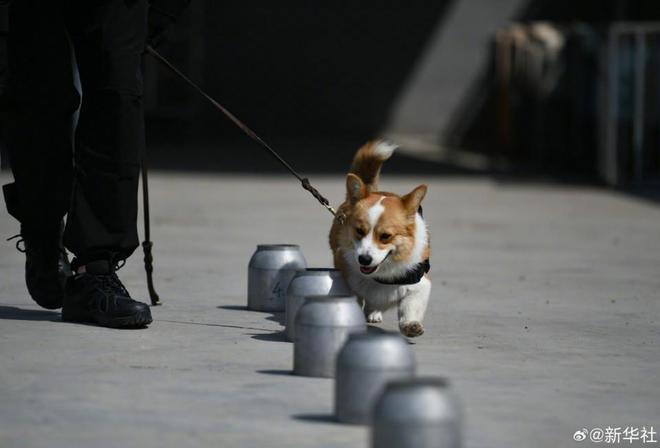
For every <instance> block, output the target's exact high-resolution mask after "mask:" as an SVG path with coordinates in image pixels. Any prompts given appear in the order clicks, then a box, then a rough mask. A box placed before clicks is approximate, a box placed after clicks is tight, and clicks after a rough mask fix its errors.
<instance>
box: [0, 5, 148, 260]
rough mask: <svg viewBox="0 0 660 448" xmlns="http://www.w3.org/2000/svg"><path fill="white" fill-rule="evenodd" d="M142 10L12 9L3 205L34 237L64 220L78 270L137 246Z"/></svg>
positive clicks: (123, 7)
mask: <svg viewBox="0 0 660 448" xmlns="http://www.w3.org/2000/svg"><path fill="white" fill-rule="evenodd" d="M147 8H148V5H147V0H17V1H14V2H13V3H12V4H11V6H10V9H9V39H8V51H9V73H10V75H9V76H10V79H9V92H10V112H9V123H8V139H7V142H8V149H9V158H10V164H11V167H12V170H13V173H14V178H15V183H14V184H10V185H9V186H5V188H4V190H5V200H6V202H7V208H8V210H9V212H10V213H11V214H12V215H13V216H14V217H16V218H17V219H18V220H19V221H20V222H21V224H22V225H23V227H24V228H26V229H28V230H29V231H31V232H39V231H40V230H44V229H47V228H52V227H53V226H56V225H57V224H58V223H59V222H61V220H62V217H63V216H64V215H65V214H67V213H68V216H67V220H66V221H67V223H66V229H65V234H64V244H65V246H66V247H67V248H68V249H69V250H70V251H71V252H72V253H73V254H74V255H75V256H76V257H77V258H78V260H79V262H80V263H85V262H87V261H91V260H96V259H113V260H121V259H125V258H127V257H128V256H129V255H131V253H133V251H134V250H135V248H136V247H137V246H138V243H139V242H138V236H137V187H138V176H139V164H140V161H141V157H142V153H143V151H144V144H145V143H144V112H143V105H142V90H143V89H142V53H143V51H144V47H145V40H146V26H147ZM74 55H75V63H74V62H73V60H74V59H73V57H74ZM76 66H77V72H78V73H79V75H80V82H81V86H82V89H81V90H82V101H81V95H80V94H79V92H78V91H77V90H76V88H75V85H74V74H75V73H76V68H75V67H76ZM79 107H80V109H79V111H80V116H79V121H78V125H77V128H76V130H75V136H74V132H73V117H74V112H75V111H76V110H78V108H79ZM74 142H75V145H74ZM74 146H75V151H74Z"/></svg>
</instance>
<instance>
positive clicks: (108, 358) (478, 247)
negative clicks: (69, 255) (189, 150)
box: [0, 173, 660, 448]
mask: <svg viewBox="0 0 660 448" xmlns="http://www.w3.org/2000/svg"><path fill="white" fill-rule="evenodd" d="M0 179H1V180H2V181H3V183H4V182H6V181H8V179H9V176H8V175H7V174H6V173H5V174H3V175H0ZM312 180H313V181H314V182H315V184H316V186H317V187H318V188H319V189H320V190H321V191H322V192H323V193H324V194H326V195H327V196H328V197H329V198H331V200H332V202H333V203H334V204H337V203H338V202H340V200H341V199H342V196H343V180H342V178H341V177H340V176H330V177H315V178H313V179H312ZM422 181H423V182H425V183H427V184H428V185H429V194H428V196H427V199H426V200H425V203H424V212H425V217H426V219H427V221H428V222H429V224H430V228H431V235H432V243H433V256H432V260H431V265H432V268H431V277H432V280H433V292H432V301H431V305H430V309H429V312H428V315H427V318H426V334H425V335H424V336H423V337H421V338H419V339H417V340H415V341H414V343H415V346H414V349H415V352H416V355H417V359H418V362H419V370H420V372H421V373H422V374H424V375H443V376H448V377H449V378H450V379H451V380H452V383H453V386H454V388H455V389H456V391H457V393H458V395H459V396H460V398H461V400H462V402H463V405H464V413H465V441H466V446H468V447H484V448H485V447H548V448H556V447H559V446H577V445H578V444H577V442H574V441H573V435H574V433H575V432H576V431H577V430H580V429H582V428H588V429H591V428H595V427H602V428H605V427H606V426H613V427H616V426H619V427H621V426H622V427H626V426H631V425H634V426H637V427H639V428H641V427H643V426H646V427H647V428H648V427H650V426H651V425H654V426H655V429H656V431H660V375H659V374H658V372H660V349H659V347H658V341H659V339H660V319H659V311H660V208H659V207H658V206H657V205H653V204H651V203H646V202H642V201H640V200H637V199H634V198H630V197H625V196H622V195H620V194H618V193H614V192H611V191H607V190H598V189H592V188H585V187H570V186H548V185H540V184H500V183H496V182H494V181H492V180H489V179H487V178H471V179H467V178H451V179H446V178H441V177H436V178H432V177H418V178H414V177H406V178H394V177H391V176H390V177H387V176H386V177H385V180H384V183H383V187H384V188H385V189H390V190H392V191H395V192H399V193H404V192H407V191H408V190H410V189H412V188H413V187H414V186H415V185H416V184H418V183H421V182H422ZM151 193H152V197H151V202H152V204H151V206H152V233H153V235H152V239H153V241H154V244H155V246H154V255H155V280H156V288H157V290H158V292H159V293H160V295H161V297H162V300H163V303H164V304H163V306H161V307H158V308H154V309H153V314H154V319H155V322H154V323H153V324H152V325H151V327H150V328H149V329H147V330H133V331H117V330H109V329H104V328H98V327H93V326H86V325H77V324H68V323H62V322H61V321H60V320H59V313H58V312H49V311H45V310H40V309H39V308H38V307H37V306H36V305H35V304H34V303H33V302H32V301H31V300H30V298H29V297H28V295H27V292H26V290H25V286H24V281H23V257H24V256H23V254H21V253H19V252H17V251H16V250H15V249H14V245H13V243H12V242H7V243H4V244H2V245H0V276H1V277H0V446H1V447H3V448H9V447H21V448H24V447H62V448H74V447H92V446H94V447H138V446H140V447H159V448H160V447H176V448H180V447H197V446H199V447H202V446H205V447H206V446H208V447H283V448H284V447H286V448H293V447H337V448H339V447H341V448H345V447H366V446H368V430H367V429H366V428H363V427H355V426H346V425H339V424H336V423H333V422H332V419H331V412H332V391H333V382H332V380H327V379H310V378H299V377H295V376H291V375H289V372H290V370H291V367H292V350H293V347H292V345H291V344H290V343H287V342H283V341H282V337H281V334H280V331H281V329H282V327H281V326H280V324H279V323H278V317H280V316H273V315H271V314H268V313H256V312H248V311H246V310H245V309H244V306H245V305H246V278H247V264H248V260H249V258H250V255H251V254H252V252H253V251H254V249H255V246H256V245H257V244H258V243H298V244H300V245H301V246H302V249H303V251H304V254H305V256H306V257H307V260H308V263H309V265H310V266H328V265H329V264H330V262H331V257H330V252H329V249H328V243H327V232H328V229H329V226H330V215H329V213H328V212H327V211H326V210H325V209H323V208H322V207H320V206H319V205H318V204H317V203H315V202H314V200H313V199H312V198H311V196H309V194H308V193H306V192H304V191H303V190H301V189H300V188H299V186H298V184H296V183H295V182H293V181H292V180H291V179H290V178H288V177H284V176H282V177H265V176H262V177H258V176H252V177H245V176H241V177H236V176H230V175H220V174H218V175H215V176H213V175H204V176H200V175H194V174H167V173H154V174H153V175H152V184H151ZM17 229H18V226H17V224H16V223H15V221H13V220H12V219H11V218H9V217H8V216H7V215H2V217H0V235H2V236H4V237H9V236H11V235H13V234H15V233H17ZM120 276H121V277H122V279H123V280H124V281H125V283H126V285H127V287H128V289H129V290H130V291H131V292H132V293H133V295H134V296H135V297H142V298H145V299H146V287H145V281H144V274H143V268H142V254H141V252H136V254H135V256H134V257H133V258H131V259H130V260H129V262H128V263H127V264H126V266H125V267H124V268H123V269H122V270H121V271H120ZM385 326H386V327H388V328H390V329H394V328H395V314H394V313H389V314H387V315H386V322H385ZM658 438H660V437H658V436H656V439H658ZM581 443H582V445H585V446H586V445H588V444H590V442H588V441H585V442H581Z"/></svg>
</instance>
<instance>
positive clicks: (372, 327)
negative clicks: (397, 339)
mask: <svg viewBox="0 0 660 448" xmlns="http://www.w3.org/2000/svg"><path fill="white" fill-rule="evenodd" d="M367 333H369V334H385V333H387V331H386V330H384V329H382V328H381V327H376V326H375V325H371V324H369V325H367Z"/></svg>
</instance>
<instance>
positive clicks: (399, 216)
mask: <svg viewBox="0 0 660 448" xmlns="http://www.w3.org/2000/svg"><path fill="white" fill-rule="evenodd" d="M346 190H347V198H348V205H349V211H348V213H347V221H346V226H347V227H348V228H347V231H348V232H350V237H351V239H352V242H353V251H352V254H351V258H353V259H354V262H355V263H357V265H358V267H359V269H360V273H361V274H362V275H363V276H366V277H370V276H378V277H387V276H390V275H394V272H395V271H400V268H401V267H402V266H403V267H405V266H406V265H408V264H414V263H418V262H419V261H421V260H419V258H420V257H421V252H422V251H423V250H424V249H425V248H426V246H427V240H426V238H427V236H426V227H425V225H424V222H423V220H422V219H421V217H420V216H419V215H418V210H419V207H420V204H421V202H422V199H424V196H425V195H426V190H427V187H426V185H420V186H418V187H416V188H415V189H413V190H412V191H411V192H410V193H408V194H406V195H404V196H397V195H395V194H392V193H384V192H373V193H370V192H369V191H368V189H367V186H366V185H365V184H364V182H363V181H362V179H360V178H359V177H358V176H356V175H354V174H349V175H348V177H347V178H346ZM420 227H422V228H420Z"/></svg>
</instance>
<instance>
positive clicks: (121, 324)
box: [62, 311, 153, 328]
mask: <svg viewBox="0 0 660 448" xmlns="http://www.w3.org/2000/svg"><path fill="white" fill-rule="evenodd" d="M62 320H63V321H64V322H76V323H85V324H96V325H100V326H102V327H108V328H144V327H146V326H147V325H149V324H150V323H151V322H153V319H152V318H151V312H150V311H143V312H140V313H135V314H133V315H131V316H124V317H113V318H104V317H93V316H89V315H76V314H74V313H66V312H62Z"/></svg>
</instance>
